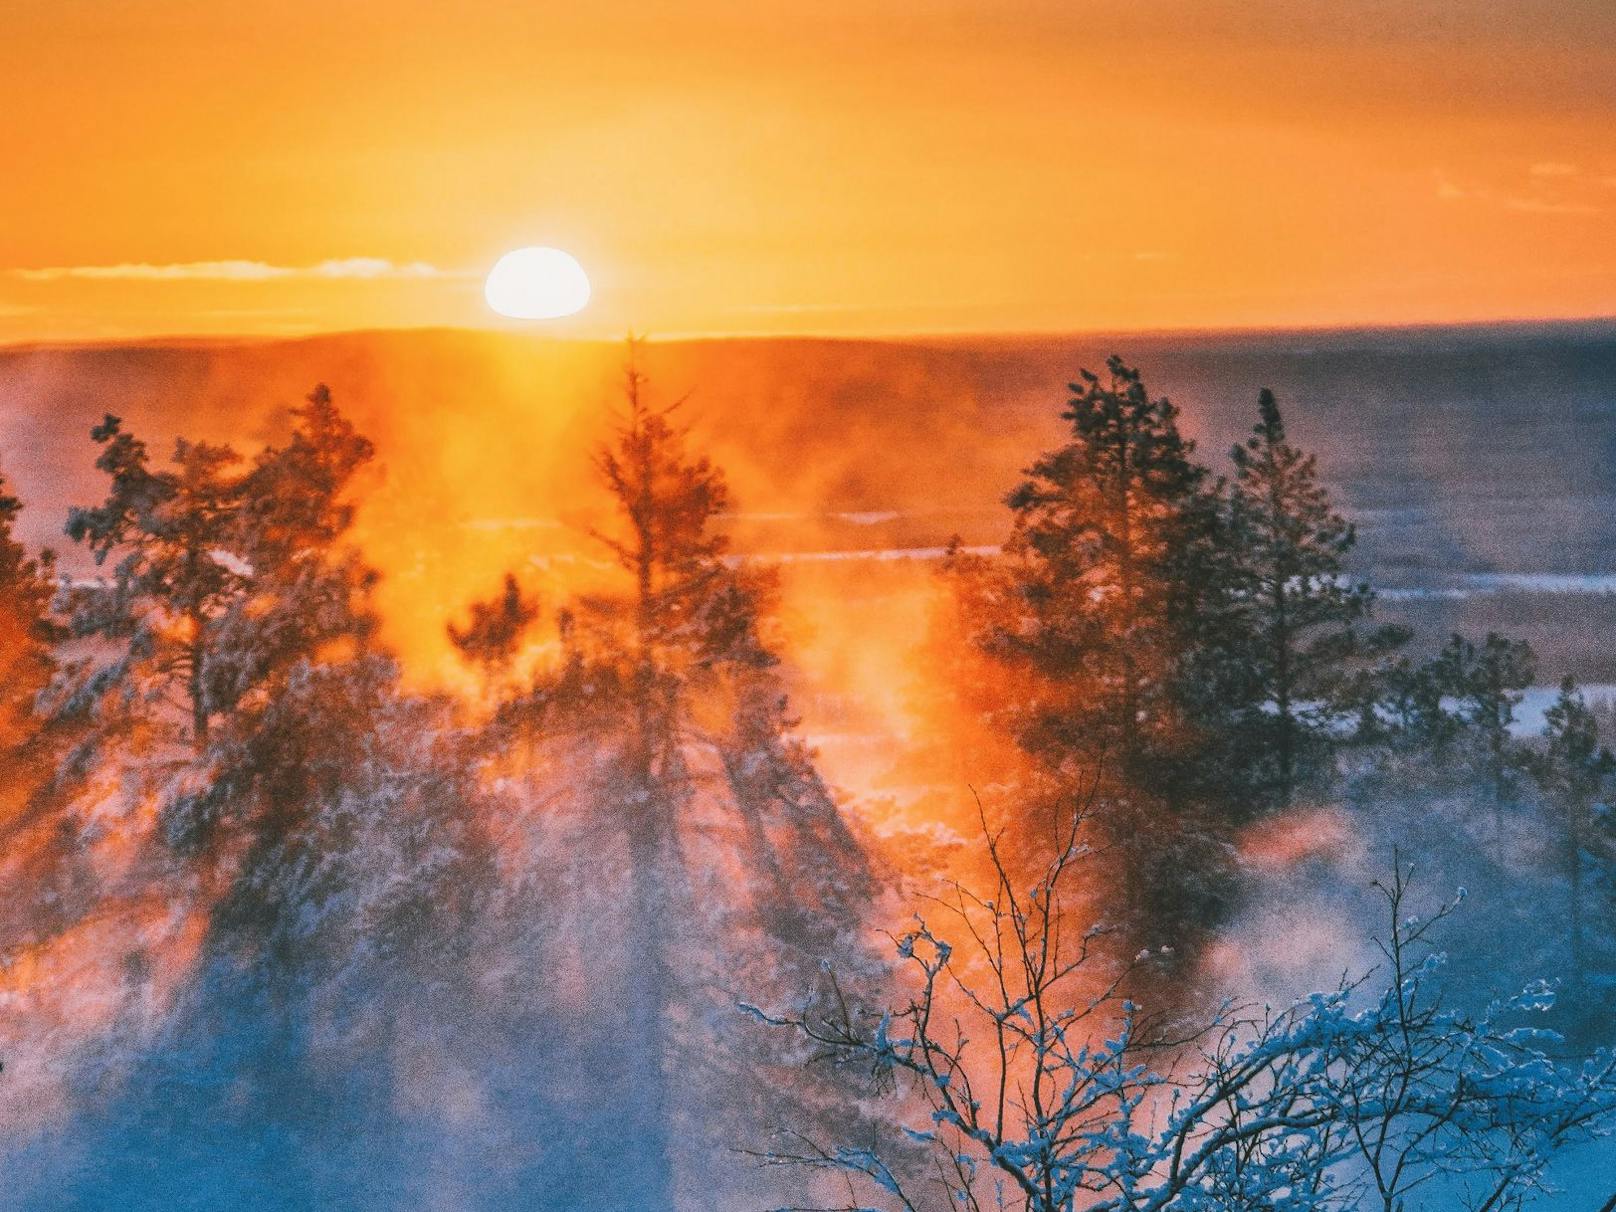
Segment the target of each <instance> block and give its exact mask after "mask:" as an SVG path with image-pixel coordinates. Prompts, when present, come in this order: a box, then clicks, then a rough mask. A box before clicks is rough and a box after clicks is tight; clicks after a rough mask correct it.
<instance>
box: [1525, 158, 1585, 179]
mask: <svg viewBox="0 0 1616 1212" xmlns="http://www.w3.org/2000/svg"><path fill="white" fill-rule="evenodd" d="M1532 175H1533V176H1534V177H1575V176H1576V175H1577V166H1576V165H1575V164H1566V163H1564V162H1563V161H1560V160H1544V161H1542V162H1541V163H1538V164H1534V165H1532Z"/></svg>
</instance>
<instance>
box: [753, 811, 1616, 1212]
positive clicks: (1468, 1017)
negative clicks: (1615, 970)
mask: <svg viewBox="0 0 1616 1212" xmlns="http://www.w3.org/2000/svg"><path fill="white" fill-rule="evenodd" d="M1081 826H1082V817H1081V814H1078V815H1076V816H1074V818H1073V820H1072V822H1071V828H1070V831H1069V832H1068V833H1067V834H1066V836H1065V837H1063V838H1061V839H1060V840H1059V843H1058V845H1057V847H1056V850H1057V853H1056V854H1055V856H1054V858H1053V859H1052V861H1051V862H1050V864H1049V866H1048V869H1047V871H1046V872H1045V874H1044V876H1043V878H1042V879H1040V880H1039V881H1038V882H1037V883H1036V885H1035V886H1033V887H1031V888H1030V889H1027V890H1025V891H1023V890H1021V889H1020V888H1018V887H1017V886H1015V884H1014V883H1013V880H1012V876H1011V874H1010V872H1009V871H1008V869H1007V866H1006V863H1005V861H1004V859H1003V858H1002V857H1001V854H1000V850H999V839H998V837H997V836H996V835H994V834H992V833H991V832H990V833H988V834H987V845H988V850H989V854H990V857H991V859H992V862H993V867H994V870H995V871H996V872H997V875H998V879H997V886H996V887H995V888H994V889H993V891H992V893H991V895H988V896H983V895H980V894H977V893H972V892H970V891H968V890H966V889H965V888H963V887H955V888H954V889H953V891H952V893H951V894H950V895H949V896H947V897H945V898H943V899H942V900H940V901H939V902H938V904H939V906H940V910H941V913H942V914H943V916H944V917H946V918H947V919H949V920H950V922H951V923H952V927H953V928H952V929H951V930H947V931H945V930H942V929H934V928H933V926H932V925H930V924H928V922H927V921H926V920H924V919H919V920H917V921H916V923H915V925H914V927H913V928H912V929H911V930H909V931H908V932H907V933H905V934H903V935H902V936H901V937H898V938H897V939H896V940H895V942H896V947H897V954H898V957H899V959H900V961H902V962H903V963H904V964H906V965H907V968H908V971H909V973H910V974H911V975H912V977H913V978H914V985H913V990H912V993H911V995H910V997H909V998H908V1000H907V1001H906V1002H905V1003H904V1004H903V1005H902V1006H900V1007H896V1008H891V1009H886V1010H880V1011H865V1010H862V1009H860V1008H857V1007H855V1006H853V1005H852V1004H851V1003H850V1001H849V999H848V998H847V997H846V996H844V995H843V993H842V991H841V990H840V988H839V986H838V985H837V983H836V981H835V979H834V977H833V976H832V977H830V978H828V981H827V985H826V987H825V988H824V989H823V990H821V991H820V992H819V993H818V994H817V995H815V996H814V997H813V998H811V999H810V1000H809V1002H808V1003H807V1004H806V1005H805V1006H804V1007H803V1008H802V1009H801V1010H800V1011H798V1012H796V1013H792V1014H786V1015H775V1014H766V1013H764V1012H762V1011H758V1010H756V1009H755V1008H752V1007H745V1008H746V1009H747V1010H749V1011H750V1012H751V1013H753V1014H754V1015H756V1016H757V1017H759V1018H761V1019H763V1020H764V1021H765V1022H767V1023H769V1024H771V1025H774V1026H778V1027H783V1028H786V1029H788V1030H791V1031H793V1032H796V1033H798V1034H799V1035H800V1036H801V1037H803V1038H805V1039H806V1040H808V1041H810V1042H811V1043H812V1044H813V1045H815V1046H816V1047H817V1048H818V1049H819V1050H820V1055H821V1057H822V1058H823V1059H825V1060H828V1061H833V1062H837V1063H842V1064H850V1063H859V1064H863V1065H865V1066H867V1067H868V1068H869V1069H870V1070H871V1072H872V1073H873V1074H874V1076H875V1077H876V1078H877V1079H878V1080H880V1081H881V1082H882V1083H883V1085H884V1088H885V1089H886V1090H887V1092H888V1093H889V1094H890V1095H891V1096H892V1097H893V1098H894V1100H895V1103H896V1106H897V1110H896V1112H895V1115H894V1117H893V1119H894V1131H893V1132H892V1134H891V1136H890V1138H887V1139H867V1140H863V1141H860V1142H857V1143H853V1142H848V1141H831V1142H824V1141H818V1140H814V1139H810V1138H808V1137H807V1136H805V1135H802V1134H799V1133H783V1134H781V1135H780V1136H779V1137H778V1138H777V1140H776V1141H775V1143H774V1145H773V1146H772V1147H771V1148H769V1149H768V1150H767V1151H765V1152H762V1153H760V1154H759V1155H758V1156H759V1157H760V1159H761V1160H762V1162H763V1163H764V1164H766V1165H770V1166H800V1167H805V1168H807V1169H809V1170H812V1171H816V1172H819V1173H820V1174H822V1175H830V1176H833V1177H834V1178H835V1179H836V1180H837V1181H836V1182H835V1184H834V1186H824V1185H821V1186H819V1187H818V1188H816V1189H818V1190H821V1191H836V1192H845V1202H831V1203H827V1202H820V1203H818V1204H814V1205H811V1206H814V1207H820V1208H836V1209H841V1210H844V1212H853V1210H859V1212H865V1210H873V1209H877V1208H884V1209H904V1210H905V1212H922V1210H923V1209H929V1208H938V1209H941V1208H949V1207H952V1208H966V1209H972V1210H980V1209H988V1208H996V1209H1003V1208H1024V1209H1027V1210H1028V1212H1072V1210H1073V1209H1085V1210H1089V1212H1158V1210H1167V1209H1172V1210H1174V1212H1201V1210H1207V1212H1210V1210H1213V1209H1216V1210H1218V1212H1234V1210H1244V1209H1250V1210H1253V1212H1255V1210H1258V1209H1262V1210H1265V1212H1319V1210H1335V1209H1341V1210H1346V1209H1359V1208H1384V1209H1386V1210H1387V1212H1393V1210H1396V1212H1414V1210H1415V1209H1418V1208H1421V1207H1424V1206H1434V1205H1435V1204H1436V1202H1437V1201H1439V1200H1440V1201H1441V1203H1442V1206H1444V1207H1454V1206H1462V1207H1465V1208H1468V1209H1473V1210H1475V1212H1490V1210H1493V1209H1502V1208H1513V1207H1517V1206H1519V1205H1520V1204H1521V1203H1522V1202H1524V1200H1525V1199H1526V1198H1528V1197H1529V1196H1530V1195H1532V1194H1533V1193H1534V1192H1536V1191H1537V1190H1539V1189H1540V1188H1541V1186H1542V1182H1543V1179H1542V1175H1543V1171H1544V1168H1545V1165H1546V1164H1547V1162H1548V1160H1549V1158H1550V1156H1551V1155H1552V1154H1553V1153H1554V1152H1555V1151H1557V1150H1558V1149H1560V1148H1561V1147H1563V1146H1565V1145H1568V1144H1571V1143H1574V1142H1577V1141H1580V1140H1585V1139H1588V1138H1591V1137H1595V1136H1600V1135H1604V1134H1606V1133H1607V1132H1608V1131H1609V1130H1610V1129H1611V1127H1612V1124H1613V1122H1616V1059H1613V1058H1612V1057H1611V1056H1609V1055H1605V1054H1600V1055H1596V1056H1594V1057H1592V1058H1590V1059H1587V1060H1585V1061H1584V1062H1582V1063H1581V1064H1570V1063H1566V1062H1563V1061H1561V1060H1557V1059H1554V1058H1553V1057H1552V1056H1551V1054H1550V1052H1551V1050H1552V1049H1553V1048H1554V1047H1555V1046H1556V1043H1557V1038H1556V1037H1555V1036H1553V1035H1552V1033H1549V1032H1546V1031H1543V1030H1540V1029H1536V1028H1533V1027H1531V1026H1529V1025H1526V1024H1527V1023H1529V1021H1530V1020H1531V1018H1532V1017H1533V1016H1534V1015H1536V1014H1538V1013H1539V1012H1541V1011H1542V1010H1544V1009H1546V1008H1547V1007H1548V1006H1549V1005H1550V1004H1551V1002H1552V999H1553V993H1552V991H1551V989H1550V988H1549V987H1548V986H1547V985H1540V986H1535V987H1533V988H1530V989H1528V990H1526V991H1525V992H1524V993H1522V994H1520V995H1519V996H1516V997H1513V998H1509V999H1507V1000H1504V1001H1500V1002H1498V1003H1496V1004H1494V1005H1492V1006H1490V1007H1489V1008H1488V1009H1487V1010H1486V1011H1485V1012H1483V1013H1480V1014H1469V1013H1465V1012H1463V1011H1461V1010H1457V1009H1450V1008H1448V1007H1447V1006H1445V1005H1444V1003H1443V1000H1442V996H1441V992H1440V989H1439V982H1438V973H1439V971H1440V969H1441V966H1442V956H1441V954H1440V953H1439V952H1438V951H1437V950H1436V949H1435V947H1434V945H1433V943H1434V939H1433V935H1434V932H1435V931H1436V929H1437V927H1438V926H1439V925H1440V924H1441V923H1442V922H1443V921H1444V920H1445V919H1446V918H1447V917H1448V916H1449V915H1450V914H1451V913H1452V912H1453V911H1454V910H1455V909H1456V908H1457V906H1458V904H1459V902H1460V900H1462V899H1463V897H1462V894H1461V895H1460V896H1458V897H1455V898H1454V899H1453V900H1452V901H1450V902H1448V903H1447V904H1445V905H1443V906H1441V907H1440V908H1438V909H1437V910H1436V911H1435V912H1434V913H1431V914H1429V915H1427V916H1424V917H1418V916H1414V915H1413V914H1412V913H1411V912H1410V909H1409V900H1410V892H1409V875H1410V870H1411V869H1408V868H1405V867H1403V866H1401V865H1398V866H1397V867H1396V869H1395V870H1394V873H1393V875H1392V877H1391V879H1390V880H1389V881H1388V882H1386V883H1384V884H1377V888H1379V890H1380V892H1381V893H1382V895H1383V897H1384V900H1385V906H1386V910H1387V912H1388V915H1389V924H1388V927H1387V929H1386V931H1385V933H1384V936H1383V940H1382V942H1381V943H1380V948H1381V951H1382V953H1383V955H1384V963H1383V964H1381V965H1380V966H1379V967H1378V968H1377V969H1375V970H1373V971H1371V972H1369V973H1365V974H1363V975H1362V976H1360V977H1359V978H1357V979H1353V980H1344V981H1343V982H1342V983H1341V984H1340V985H1339V986H1338V987H1337V988H1335V989H1334V990H1332V991H1331V992H1328V993H1322V994H1315V995H1313V996H1311V997H1309V998H1306V999H1304V1000H1302V1001H1299V1002H1297V1003H1295V1004H1293V1005H1291V1006H1288V1007H1285V1008H1275V1007H1269V1006H1243V1005H1236V1004H1226V1005H1224V1006H1223V1007H1222V1008H1221V1010H1220V1011H1219V1012H1218V1013H1216V1014H1214V1015H1212V1016H1211V1018H1210V1021H1207V1022H1204V1023H1201V1024H1199V1025H1198V1026H1193V1027H1190V1028H1185V1027H1184V1026H1183V1025H1182V1024H1180V1023H1175V1022H1173V1021H1170V1020H1168V1019H1166V1018H1162V1017H1157V1018H1153V1017H1151V1016H1148V1015H1146V1014H1144V1013H1143V1012H1142V1011H1141V1010H1140V1009H1139V1008H1137V1007H1136V1006H1134V1005H1133V1004H1132V1003H1131V1002H1129V1001H1128V1000H1127V999H1126V997H1125V996H1124V995H1123V993H1122V990H1123V988H1124V987H1125V985H1126V984H1127V983H1128V977H1129V975H1130V973H1132V972H1134V971H1136V970H1137V969H1138V968H1139V967H1140V966H1141V965H1148V964H1150V963H1152V962H1153V961H1154V960H1155V959H1156V957H1155V956H1152V955H1150V954H1148V953H1142V954H1141V955H1139V956H1138V957H1136V958H1135V959H1134V960H1133V961H1132V963H1130V964H1122V965H1119V964H1116V963H1114V962H1108V961H1107V960H1106V958H1105V956H1104V952H1105V948H1103V947H1101V946H1099V945H1098V941H1099V940H1100V939H1101V937H1102V936H1103V935H1104V934H1105V932H1106V931H1105V928H1104V927H1103V926H1098V925H1094V926H1088V927H1087V928H1085V927H1084V926H1083V925H1082V924H1080V923H1079V924H1074V921H1073V914H1072V913H1071V912H1070V911H1069V909H1068V908H1067V906H1066V904H1065V903H1064V902H1063V894H1065V893H1066V891H1067V889H1068V888H1069V886H1070V885H1071V884H1072V882H1073V879H1074V873H1075V872H1076V871H1077V870H1078V869H1079V868H1080V866H1081V862H1082V860H1083V859H1084V858H1085V857H1087V856H1088V855H1089V854H1090V853H1091V851H1090V850H1088V849H1087V848H1086V847H1085V846H1084V845H1083V843H1082V840H1081V838H1082V828H1081ZM1068 899H1069V898H1068ZM805 1178H806V1176H805ZM809 1185H810V1186H812V1185H813V1184H811V1183H810V1184H809ZM830 1198H831V1199H834V1200H840V1199H841V1198H842V1197H841V1195H840V1194H837V1195H832V1196H831V1197H830ZM808 1206H810V1205H806V1204H805V1205H800V1207H802V1208H806V1207H808Z"/></svg>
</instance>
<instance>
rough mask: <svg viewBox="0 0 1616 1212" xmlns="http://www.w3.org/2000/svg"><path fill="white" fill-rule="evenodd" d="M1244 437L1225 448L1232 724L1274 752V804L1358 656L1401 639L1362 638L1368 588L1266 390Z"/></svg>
mask: <svg viewBox="0 0 1616 1212" xmlns="http://www.w3.org/2000/svg"><path fill="white" fill-rule="evenodd" d="M1257 408H1258V421H1257V425H1256V427H1255V428H1254V430H1253V431H1252V436H1251V437H1250V438H1248V439H1247V440H1246V441H1245V443H1244V444H1242V445H1238V446H1236V447H1235V448H1234V449H1233V451H1232V452H1231V453H1230V457H1231V459H1232V460H1233V461H1234V468H1235V474H1234V480H1233V482H1232V485H1231V492H1230V498H1229V506H1230V512H1231V520H1232V526H1231V531H1232V533H1231V535H1230V542H1231V544H1232V556H1233V559H1234V561H1235V563H1236V565H1237V568H1238V570H1239V577H1240V591H1241V593H1240V601H1241V606H1240V608H1239V610H1238V616H1239V620H1240V626H1239V628H1238V631H1237V632H1236V634H1238V635H1240V636H1242V637H1243V638H1244V640H1245V641H1246V642H1245V643H1244V644H1242V645H1241V651H1240V662H1239V663H1240V666H1241V668H1242V669H1243V670H1244V671H1245V674H1246V677H1247V678H1248V679H1249V680H1248V682H1247V693H1248V694H1249V695H1250V697H1251V699H1252V700H1253V705H1254V707H1255V710H1252V711H1248V712H1247V713H1245V715H1244V718H1243V719H1241V721H1240V722H1239V725H1238V726H1239V728H1240V730H1241V732H1242V734H1243V736H1244V743H1245V744H1246V745H1248V746H1252V747H1254V748H1255V749H1256V751H1257V752H1259V753H1262V754H1264V755H1267V754H1271V755H1272V766H1271V769H1269V770H1265V771H1262V772H1261V773H1260V775H1259V780H1260V783H1266V784H1269V785H1271V788H1272V798H1273V800H1274V801H1275V802H1277V803H1278V804H1279V805H1281V806H1284V805H1287V804H1289V803H1290V802H1291V799H1292V797H1293V796H1294V794H1295V790H1296V787H1297V783H1298V781H1299V780H1300V779H1303V778H1305V777H1306V776H1307V775H1308V774H1309V773H1311V772H1312V771H1313V770H1314V769H1315V768H1316V767H1317V766H1318V764H1319V763H1320V761H1321V760H1322V759H1323V758H1324V757H1325V756H1326V755H1327V754H1328V752H1329V749H1330V747H1331V737H1332V734H1333V729H1334V726H1335V724H1336V721H1337V720H1338V719H1339V717H1340V716H1341V715H1342V714H1343V713H1344V712H1345V711H1346V710H1347V708H1346V703H1347V702H1348V701H1350V690H1351V686H1352V678H1353V675H1354V672H1355V666H1357V665H1358V664H1359V663H1360V662H1361V661H1362V660H1363V659H1364V658H1366V657H1372V656H1375V655H1378V654H1379V653H1382V652H1384V651H1386V650H1388V649H1389V648H1391V647H1394V646H1395V645H1396V644H1398V643H1400V642H1402V641H1403V640H1404V639H1406V633H1404V632H1402V631H1401V630H1400V629H1396V628H1381V629H1378V630H1377V631H1375V632H1374V633H1373V634H1370V635H1363V634H1360V632H1359V630H1358V628H1357V624H1359V623H1361V622H1363V621H1364V620H1365V619H1367V618H1368V616H1369V614H1370V611H1371V609H1372V607H1373V604H1374V592H1373V590H1371V589H1370V587H1369V586H1368V584H1366V583H1363V582H1353V581H1349V580H1348V579H1347V576H1346V560H1347V558H1348V556H1349V555H1350V554H1351V551H1352V548H1353V546H1354V544H1355V542H1356V538H1357V536H1356V534H1355V532H1354V529H1353V526H1352V524H1351V523H1350V522H1348V521H1347V520H1346V519H1345V518H1343V517H1342V516H1341V515H1340V514H1338V513H1337V512H1336V511H1335V509H1334V508H1333V506H1332V505H1331V502H1330V496H1329V493H1328V491H1327V490H1326V489H1325V487H1324V485H1323V484H1321V483H1320V482H1319V475H1318V460H1317V458H1316V456H1314V455H1312V454H1309V453H1306V452H1304V451H1302V450H1300V449H1299V448H1297V447H1296V446H1293V445H1291V444H1290V442H1289V441H1287V439H1286V434H1285V422H1284V420H1283V418H1282V417H1281V415H1280V410H1279V403H1278V401H1277V400H1276V399H1275V398H1274V393H1273V392H1271V391H1269V390H1268V389H1267V388H1264V389H1263V390H1262V391H1261V392H1260V393H1259V394H1258V397H1257Z"/></svg>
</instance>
